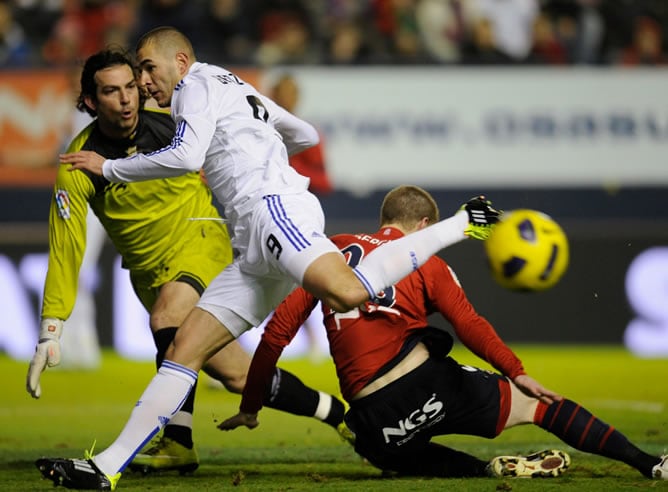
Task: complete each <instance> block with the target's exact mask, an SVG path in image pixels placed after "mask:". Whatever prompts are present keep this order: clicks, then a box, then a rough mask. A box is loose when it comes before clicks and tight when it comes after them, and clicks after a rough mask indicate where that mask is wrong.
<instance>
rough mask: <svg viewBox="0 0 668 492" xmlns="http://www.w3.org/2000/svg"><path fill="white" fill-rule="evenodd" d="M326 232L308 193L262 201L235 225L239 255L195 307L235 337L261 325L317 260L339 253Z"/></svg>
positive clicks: (320, 214) (319, 209) (315, 201)
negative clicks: (205, 312)
mask: <svg viewBox="0 0 668 492" xmlns="http://www.w3.org/2000/svg"><path fill="white" fill-rule="evenodd" d="M324 226H325V219H324V214H323V212H322V207H321V206H320V202H319V201H318V199H317V198H316V197H315V196H314V195H312V194H311V193H309V192H304V193H298V194H289V195H268V196H265V197H263V199H262V200H261V201H260V202H258V204H257V205H256V206H255V207H253V208H252V210H251V211H250V212H249V213H247V214H245V215H243V216H241V217H240V218H239V220H238V221H237V223H236V224H235V226H234V241H233V242H234V246H235V249H236V250H237V251H238V253H239V254H238V256H237V258H235V260H234V262H233V263H232V264H231V265H229V266H228V267H227V268H225V270H223V271H222V272H221V273H220V274H218V276H217V277H216V278H215V279H213V281H212V282H211V283H210V284H209V286H208V287H207V289H206V290H205V291H204V294H203V295H202V297H201V298H200V301H199V302H198V304H197V306H198V307H200V308H201V309H204V310H205V311H208V312H209V313H211V314H212V315H213V316H214V317H216V319H218V320H219V321H220V322H221V323H223V325H225V327H226V328H227V329H228V330H229V331H230V333H232V335H234V336H235V337H238V336H239V335H241V333H243V332H244V331H246V330H248V329H249V328H252V327H253V326H257V325H259V324H260V323H261V322H262V321H263V320H264V319H265V318H266V316H267V315H268V314H269V313H270V312H271V311H272V310H273V309H275V308H276V306H278V304H279V303H280V302H281V301H282V300H283V299H284V298H285V297H286V296H287V295H288V294H289V293H290V292H291V291H292V289H294V287H295V286H296V285H298V284H301V283H302V280H303V278H304V272H305V271H306V269H307V268H308V266H309V265H310V264H311V263H312V262H313V261H314V260H315V259H316V258H318V257H320V256H322V255H323V254H325V253H331V252H337V253H340V251H339V249H338V248H337V247H336V245H335V244H334V243H332V241H330V240H329V238H327V236H325V234H324Z"/></svg>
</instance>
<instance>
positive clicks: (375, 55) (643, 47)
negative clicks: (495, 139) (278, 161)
mask: <svg viewBox="0 0 668 492" xmlns="http://www.w3.org/2000/svg"><path fill="white" fill-rule="evenodd" d="M159 25H171V26H174V27H177V28H179V29H181V30H182V31H183V32H184V33H185V34H186V35H188V36H189V37H190V38H191V40H192V41H193V44H194V46H195V49H196V52H197V54H198V57H199V58H200V59H201V60H203V61H210V62H212V63H218V64H221V65H227V66H230V65H235V66H243V65H256V66H271V65H276V64H281V65H289V64H300V65H313V64H319V65H359V64H465V65H490V64H539V65H574V64H587V65H662V64H664V63H665V61H666V54H667V53H668V50H667V49H666V48H667V47H666V42H665V41H664V36H663V33H664V32H665V31H666V29H667V28H668V0H106V1H104V0H0V67H2V68H17V67H49V66H63V65H66V66H67V65H73V64H76V63H78V62H79V61H81V60H82V59H84V58H85V57H87V56H88V55H90V54H91V53H93V52H95V51H96V50H98V49H100V48H101V47H104V46H107V45H110V44H115V45H120V46H123V47H132V46H133V45H134V43H135V42H136V40H137V38H138V36H140V35H141V34H142V33H144V32H146V31H147V30H149V29H151V28H153V27H156V26H159Z"/></svg>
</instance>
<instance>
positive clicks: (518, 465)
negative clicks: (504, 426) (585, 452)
mask: <svg viewBox="0 0 668 492" xmlns="http://www.w3.org/2000/svg"><path fill="white" fill-rule="evenodd" d="M570 464H571V457H570V456H569V455H568V453H565V452H564V451H559V450H556V449H548V450H545V451H540V452H538V453H534V454H530V455H528V456H497V457H496V458H493V459H492V461H490V465H489V469H490V471H491V473H492V474H493V475H494V476H496V477H521V478H547V477H558V476H559V475H561V474H562V473H564V471H566V469H567V468H568V467H569V466H570Z"/></svg>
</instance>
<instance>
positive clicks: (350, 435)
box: [336, 422, 355, 446]
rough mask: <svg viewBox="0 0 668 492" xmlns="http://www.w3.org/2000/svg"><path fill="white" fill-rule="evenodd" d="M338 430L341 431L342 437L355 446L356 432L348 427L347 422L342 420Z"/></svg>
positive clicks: (337, 427)
mask: <svg viewBox="0 0 668 492" xmlns="http://www.w3.org/2000/svg"><path fill="white" fill-rule="evenodd" d="M336 432H338V433H339V436H340V437H341V439H343V440H344V441H346V442H347V443H348V444H350V445H351V446H355V433H354V432H353V431H351V430H350V427H348V426H347V425H346V423H345V422H341V423H340V424H339V425H337V426H336Z"/></svg>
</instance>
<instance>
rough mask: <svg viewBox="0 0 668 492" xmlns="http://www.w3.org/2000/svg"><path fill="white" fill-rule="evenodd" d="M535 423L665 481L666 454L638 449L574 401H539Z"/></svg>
mask: <svg viewBox="0 0 668 492" xmlns="http://www.w3.org/2000/svg"><path fill="white" fill-rule="evenodd" d="M534 423H535V424H536V425H538V426H539V427H542V428H543V429H545V430H546V431H548V432H551V433H552V434H554V435H555V436H557V437H558V438H560V439H561V440H562V441H564V442H565V443H567V444H569V445H571V446H573V447H574V448H575V449H579V450H580V451H586V452H587V453H593V454H598V455H601V456H605V457H606V458H611V459H613V460H618V461H622V462H624V463H626V464H627V465H630V466H632V467H633V468H635V469H636V470H638V471H639V472H640V473H642V474H643V475H644V476H646V477H648V478H661V479H664V480H668V477H666V475H668V465H667V464H666V458H665V456H664V457H659V456H653V455H651V454H648V453H645V452H644V451H642V450H640V449H638V447H636V446H635V445H634V444H633V443H631V441H629V440H628V439H627V438H626V436H625V435H624V434H622V433H621V432H619V431H618V430H617V429H615V428H614V427H612V426H611V425H608V424H606V423H605V422H603V421H602V420H601V419H599V418H597V417H595V416H594V415H592V414H591V413H590V412H589V411H588V410H587V409H585V408H583V407H581V406H580V405H578V404H577V403H575V402H574V401H571V400H568V399H566V398H564V399H563V400H560V401H555V402H554V403H552V404H550V405H548V404H546V403H543V402H539V403H538V406H537V408H536V414H535V416H534ZM657 475H658V476H657Z"/></svg>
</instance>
